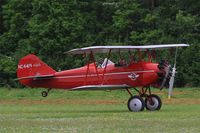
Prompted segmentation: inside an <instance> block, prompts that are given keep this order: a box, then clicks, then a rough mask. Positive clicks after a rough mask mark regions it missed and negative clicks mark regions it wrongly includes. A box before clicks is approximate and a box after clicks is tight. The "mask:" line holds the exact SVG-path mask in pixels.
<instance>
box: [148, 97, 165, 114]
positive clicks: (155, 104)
mask: <svg viewBox="0 0 200 133" xmlns="http://www.w3.org/2000/svg"><path fill="white" fill-rule="evenodd" d="M145 105H146V109H147V110H150V111H155V110H160V108H161V106H162V101H161V99H160V97H159V96H157V95H154V94H152V95H149V96H148V97H147V98H146V99H145Z"/></svg>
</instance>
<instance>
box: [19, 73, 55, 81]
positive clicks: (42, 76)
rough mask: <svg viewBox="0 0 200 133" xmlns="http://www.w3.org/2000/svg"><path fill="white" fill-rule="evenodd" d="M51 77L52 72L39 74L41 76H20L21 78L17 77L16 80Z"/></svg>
mask: <svg viewBox="0 0 200 133" xmlns="http://www.w3.org/2000/svg"><path fill="white" fill-rule="evenodd" d="M53 77H54V74H50V75H41V76H27V77H21V78H17V79H16V80H23V79H33V80H40V79H49V78H53Z"/></svg>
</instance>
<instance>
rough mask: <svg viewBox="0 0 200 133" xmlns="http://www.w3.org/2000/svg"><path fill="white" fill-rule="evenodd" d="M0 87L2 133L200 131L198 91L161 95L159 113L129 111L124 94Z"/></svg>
mask: <svg viewBox="0 0 200 133" xmlns="http://www.w3.org/2000/svg"><path fill="white" fill-rule="evenodd" d="M41 91H42V89H28V88H25V89H10V90H9V89H5V88H0V133H14V132H15V133H16V132H17V133H47V132H48V133H55V132H56V133H79V132H80V133H88V132H92V133H93V132H95V133H130V132H139V133H146V132H148V133H151V132H152V133H155V132H159V133H160V132H162V133H163V132H166V133H177V132H178V133H179V132H183V133H199V132H200V127H199V125H200V89H199V88H178V89H175V90H174V95H173V98H172V99H171V100H168V99H167V90H163V91H159V90H157V89H155V90H153V89H152V91H153V92H155V94H158V95H159V96H161V99H162V101H163V106H162V108H161V110H160V111H154V112H150V111H147V110H145V111H143V112H129V111H128V108H127V105H126V104H127V101H128V98H129V95H128V93H127V92H126V91H122V90H115V91H63V90H52V91H51V92H50V93H49V96H48V97H47V98H43V97H41V95H40V93H41Z"/></svg>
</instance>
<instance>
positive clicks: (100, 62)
mask: <svg viewBox="0 0 200 133" xmlns="http://www.w3.org/2000/svg"><path fill="white" fill-rule="evenodd" d="M103 61H104V59H103V58H100V59H99V60H98V62H97V67H98V68H101V65H102V64H103Z"/></svg>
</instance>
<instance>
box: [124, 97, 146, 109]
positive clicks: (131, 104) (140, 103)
mask: <svg viewBox="0 0 200 133" xmlns="http://www.w3.org/2000/svg"><path fill="white" fill-rule="evenodd" d="M127 105H128V109H129V111H132V112H139V111H143V110H144V106H145V103H144V100H143V99H142V98H141V97H140V96H133V97H131V98H130V99H129V100H128V104H127Z"/></svg>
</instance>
